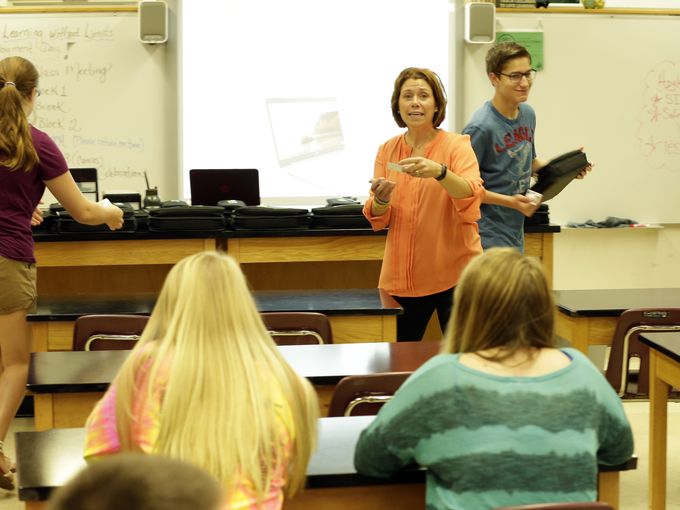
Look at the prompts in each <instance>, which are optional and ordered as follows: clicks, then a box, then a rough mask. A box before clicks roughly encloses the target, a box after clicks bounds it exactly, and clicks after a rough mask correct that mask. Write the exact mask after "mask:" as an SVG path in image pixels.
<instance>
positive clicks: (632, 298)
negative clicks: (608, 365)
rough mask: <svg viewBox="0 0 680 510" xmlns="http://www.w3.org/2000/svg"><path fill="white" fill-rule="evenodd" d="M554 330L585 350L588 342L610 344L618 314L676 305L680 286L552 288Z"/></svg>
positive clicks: (676, 306) (679, 298)
mask: <svg viewBox="0 0 680 510" xmlns="http://www.w3.org/2000/svg"><path fill="white" fill-rule="evenodd" d="M553 294H554V297H555V303H556V304H557V313H556V316H555V326H556V330H557V334H558V335H559V336H561V337H563V338H566V339H567V340H569V341H570V342H571V344H572V346H573V347H574V348H576V349H579V350H580V351H581V352H583V353H585V354H587V353H588V346H590V345H611V343H612V339H613V337H614V330H615V329H616V321H617V320H618V318H619V316H620V315H621V314H622V313H623V312H624V311H625V310H629V309H631V308H680V289H672V288H670V289H597V290H556V291H554V293H553Z"/></svg>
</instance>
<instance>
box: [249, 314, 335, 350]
mask: <svg viewBox="0 0 680 510" xmlns="http://www.w3.org/2000/svg"><path fill="white" fill-rule="evenodd" d="M260 315H261V317H262V322H264V325H265V326H266V328H267V330H268V331H269V334H270V335H271V336H272V338H273V339H274V341H275V342H276V343H277V344H278V345H306V344H332V343H333V333H332V331H331V321H330V320H329V319H328V317H327V316H325V315H324V314H322V313H317V312H262V313H261V314H260Z"/></svg>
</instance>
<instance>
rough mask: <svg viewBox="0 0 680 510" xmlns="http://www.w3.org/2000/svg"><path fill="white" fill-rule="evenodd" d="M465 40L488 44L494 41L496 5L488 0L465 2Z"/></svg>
mask: <svg viewBox="0 0 680 510" xmlns="http://www.w3.org/2000/svg"><path fill="white" fill-rule="evenodd" d="M464 38H465V42H468V43H472V44H490V43H494V42H496V6H495V5H494V4H492V3H489V2H470V3H467V4H465V35H464Z"/></svg>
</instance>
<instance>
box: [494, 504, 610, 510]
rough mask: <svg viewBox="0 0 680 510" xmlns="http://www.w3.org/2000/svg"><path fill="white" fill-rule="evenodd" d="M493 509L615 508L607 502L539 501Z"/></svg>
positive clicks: (587, 509)
mask: <svg viewBox="0 0 680 510" xmlns="http://www.w3.org/2000/svg"><path fill="white" fill-rule="evenodd" d="M492 510H614V508H613V507H612V506H611V505H608V504H607V503H598V502H595V503H538V504H535V505H519V506H504V507H498V508H494V509H492Z"/></svg>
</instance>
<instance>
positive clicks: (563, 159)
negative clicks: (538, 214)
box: [531, 150, 588, 202]
mask: <svg viewBox="0 0 680 510" xmlns="http://www.w3.org/2000/svg"><path fill="white" fill-rule="evenodd" d="M587 165H588V158H587V157H586V155H585V153H584V152H583V151H580V150H575V151H571V152H567V153H565V154H562V155H561V156H558V157H556V158H554V159H552V160H550V162H549V163H548V164H547V165H546V166H544V167H543V168H541V169H540V170H539V171H538V181H536V184H534V185H533V186H532V187H531V189H532V190H534V191H536V192H538V193H540V194H541V195H543V198H542V201H543V202H545V201H547V200H550V199H551V198H553V197H554V196H555V195H557V194H558V193H559V192H560V191H562V190H563V189H564V188H566V187H567V184H569V183H570V182H571V181H573V180H574V177H576V176H577V175H578V174H579V173H581V171H582V170H583V169H584V168H585V167H586V166H587Z"/></svg>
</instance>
